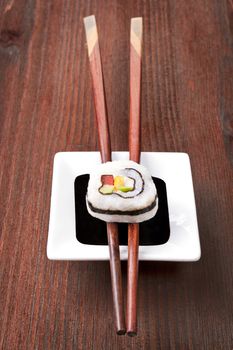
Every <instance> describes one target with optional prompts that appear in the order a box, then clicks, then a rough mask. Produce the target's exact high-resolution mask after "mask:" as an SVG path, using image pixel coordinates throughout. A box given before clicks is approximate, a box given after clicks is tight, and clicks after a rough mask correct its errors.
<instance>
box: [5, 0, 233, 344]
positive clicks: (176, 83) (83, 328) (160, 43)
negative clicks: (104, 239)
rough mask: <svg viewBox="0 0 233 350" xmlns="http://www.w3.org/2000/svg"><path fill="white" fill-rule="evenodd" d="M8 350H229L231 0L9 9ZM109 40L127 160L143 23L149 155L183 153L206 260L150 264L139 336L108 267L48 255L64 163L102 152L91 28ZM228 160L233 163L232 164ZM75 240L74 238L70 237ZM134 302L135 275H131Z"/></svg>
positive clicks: (109, 82)
mask: <svg viewBox="0 0 233 350" xmlns="http://www.w3.org/2000/svg"><path fill="white" fill-rule="evenodd" d="M0 4H1V5H0V30H1V34H0V77H1V78H0V79H1V81H0V108H1V111H0V125H1V127H0V142H1V147H0V153H1V163H0V164H1V167H0V179H1V182H0V183H1V185H0V186H1V187H0V193H1V211H0V223H1V241H0V252H1V255H0V259H1V260H0V273H1V275H0V301H1V307H0V310H1V311H0V323H1V324H0V349H3V350H6V349H9V350H12V349H17V350H18V349H30V350H31V349H42V350H44V349H45V350H47V349H85V350H86V349H103V350H109V349H146V350H147V349H152V350H154V349H163V350H164V349H165V350H166V349H178V350H180V349H211V350H212V349H217V350H219V349H224V350H227V349H232V347H233V323H232V320H233V317H232V314H233V298H232V282H233V274H232V263H233V258H232V255H233V254H232V247H233V246H232V244H233V200H232V198H233V187H232V182H233V181H232V180H233V176H232V175H233V174H232V165H231V159H232V153H231V150H232V138H231V136H230V132H231V129H230V127H231V126H230V125H228V126H229V128H228V134H227V133H226V135H225V143H226V146H227V147H226V149H225V147H224V138H223V133H222V128H221V118H222V117H223V116H224V113H225V112H224V110H223V111H222V109H221V102H222V101H225V100H224V99H225V98H227V99H229V100H233V85H232V88H228V89H227V88H226V89H225V84H231V81H230V79H232V75H231V74H229V72H233V70H232V66H233V50H232V39H233V32H232V11H233V8H232V1H230V0H229V1H225V0H215V1H211V0H206V1H203V0H195V1H194V0H189V1H187V0H180V1H172V0H170V1H168V0H157V1H152V0H151V1H140V0H134V1H133V0H132V1H123V0H121V1H111V0H107V1H103V0H101V1H100V0H99V1H84V0H82V1H81V0H79V1H75V0H73V1H71V0H69V1H68V0H57V1H45V0H44V1H39V0H38V1H36V0H31V1H29V0H28V1H26V0H17V1H16V0H15V1H14V0H2V1H1V2H0ZM93 13H94V14H95V15H96V18H97V23H98V27H99V35H100V38H101V50H102V56H103V65H104V78H105V85H106V90H107V103H108V112H109V122H110V130H111V138H112V146H113V150H127V149H128V144H127V139H128V137H127V135H128V116H129V28H130V18H131V17H134V16H143V19H144V50H143V69H142V112H141V116H142V151H168V152H170V151H182V152H183V151H184V152H187V153H189V155H190V158H191V165H192V171H193V181H194V188H195V195H196V204H197V214H198V222H199V229H200V238H201V246H202V258H201V260H200V261H199V262H195V263H166V262H159V263H158V262H157V263H156V262H150V263H143V262H142V263H141V264H140V270H139V295H138V297H139V298H138V301H139V303H138V328H139V334H138V336H137V337H135V338H129V337H127V336H123V337H119V336H116V335H115V331H114V318H113V306H112V295H111V285H110V273H109V264H108V263H107V262H98V263H95V262H55V261H54V262H51V261H49V260H48V259H47V257H46V244H47V232H48V221H49V209H50V194H51V180H52V166H53V157H54V154H55V153H56V152H58V151H71V150H72V151H88V150H97V149H98V144H97V132H96V123H95V117H94V109H93V99H92V90H91V82H90V73H89V66H88V58H87V52H86V44H85V35H84V27H83V21H82V20H83V17H84V16H87V15H90V14H93ZM226 150H227V152H226ZM64 234H65V232H64ZM123 283H124V294H125V295H126V288H125V287H126V263H123Z"/></svg>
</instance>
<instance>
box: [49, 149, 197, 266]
mask: <svg viewBox="0 0 233 350" xmlns="http://www.w3.org/2000/svg"><path fill="white" fill-rule="evenodd" d="M112 159H113V160H118V159H129V154H128V152H113V153H112ZM99 163H100V153H99V152H59V153H57V154H56V155H55V157H54V168H53V180H52V194H51V208H50V220H49V233H48V243H47V256H48V258H49V259H51V260H109V251H108V246H105V245H88V244H82V243H80V242H79V241H78V240H77V238H76V226H75V198H74V181H75V178H76V177H77V176H78V175H82V174H88V173H90V172H91V171H92V170H93V169H94V168H95V166H96V165H97V164H99ZM141 164H143V165H144V166H145V167H147V168H148V170H149V171H150V173H151V175H152V176H154V177H158V178H160V179H162V180H164V181H165V183H166V188H167V200H168V211H169V223H170V238H169V240H168V241H167V243H165V244H162V245H150V246H140V247H139V260H145V261H146V260H148V261H149V260H158V261H196V260H199V259H200V256H201V249H200V240H199V233H198V225H197V216H196V205H195V198H194V191H193V182H192V173H191V167H190V161H189V156H188V154H186V153H172V152H166V153H165V152H142V153H141ZM120 253H121V259H122V260H126V259H127V246H121V247H120Z"/></svg>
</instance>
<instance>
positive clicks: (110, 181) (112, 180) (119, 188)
mask: <svg viewBox="0 0 233 350" xmlns="http://www.w3.org/2000/svg"><path fill="white" fill-rule="evenodd" d="M101 184H102V186H101V187H100V188H99V192H100V193H101V194H102V195H112V194H116V195H118V196H120V197H122V198H134V197H136V196H138V195H139V194H140V193H141V192H142V191H143V188H144V181H143V178H142V175H141V174H140V172H139V171H137V170H136V169H133V168H125V169H122V170H120V171H119V174H116V176H113V175H102V176H101Z"/></svg>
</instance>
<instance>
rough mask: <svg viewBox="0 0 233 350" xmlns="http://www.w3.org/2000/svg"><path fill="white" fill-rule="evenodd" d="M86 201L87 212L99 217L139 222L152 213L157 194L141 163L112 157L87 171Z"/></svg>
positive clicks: (148, 217)
mask: <svg viewBox="0 0 233 350" xmlns="http://www.w3.org/2000/svg"><path fill="white" fill-rule="evenodd" d="M86 204H87V210H88V212H89V214H90V215H92V216H94V217H96V218H98V219H100V220H103V221H106V222H126V223H139V222H142V221H146V220H149V219H151V218H152V217H153V216H154V215H155V214H156V212H157V210H158V196H157V190H156V187H155V185H154V182H153V180H152V177H151V175H150V174H149V172H148V170H147V169H146V168H145V167H144V166H142V165H140V164H138V163H135V162H133V161H130V160H129V161H127V160H126V161H113V162H107V163H102V164H100V165H99V166H98V167H97V168H95V171H93V172H92V173H91V174H90V179H89V183H88V188H87V195H86Z"/></svg>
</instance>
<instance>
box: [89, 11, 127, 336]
mask: <svg viewBox="0 0 233 350" xmlns="http://www.w3.org/2000/svg"><path fill="white" fill-rule="evenodd" d="M84 26H85V31H86V38H87V47H88V56H89V63H90V69H91V76H92V84H93V93H94V103H95V113H96V119H97V127H98V137H99V147H100V153H101V160H102V162H107V161H111V145H110V135H109V128H108V118H107V110H106V104H105V94H104V82H103V74H102V66H101V57H100V49H99V41H98V33H97V26H96V21H95V16H89V17H85V18H84ZM107 235H108V245H109V253H110V270H111V280H112V294H113V304H114V311H115V317H116V329H117V334H119V335H122V334H125V317H124V305H123V296H122V278H121V262H120V251H119V240H118V226H117V224H115V223H107Z"/></svg>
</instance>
